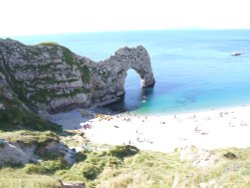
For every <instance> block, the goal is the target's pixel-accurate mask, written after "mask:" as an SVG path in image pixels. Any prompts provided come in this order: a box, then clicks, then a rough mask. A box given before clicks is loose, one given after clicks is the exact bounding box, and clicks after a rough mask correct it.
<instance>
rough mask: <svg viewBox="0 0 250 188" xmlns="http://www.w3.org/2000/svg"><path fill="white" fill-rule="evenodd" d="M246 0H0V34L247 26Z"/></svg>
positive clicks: (248, 17)
mask: <svg viewBox="0 0 250 188" xmlns="http://www.w3.org/2000/svg"><path fill="white" fill-rule="evenodd" d="M249 4H250V1H249V0H0V7H1V9H0V37H1V36H18V35H43V34H57V33H75V32H101V31H127V30H163V29H194V28H202V29H250V21H249V19H250V11H249V6H248V5H249Z"/></svg>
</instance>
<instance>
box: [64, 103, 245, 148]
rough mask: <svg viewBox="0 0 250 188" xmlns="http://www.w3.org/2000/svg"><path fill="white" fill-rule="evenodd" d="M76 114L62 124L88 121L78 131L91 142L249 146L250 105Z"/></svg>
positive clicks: (152, 146)
mask: <svg viewBox="0 0 250 188" xmlns="http://www.w3.org/2000/svg"><path fill="white" fill-rule="evenodd" d="M63 116H64V115H63V114H62V117H63ZM75 118H76V116H74V122H78V123H77V124H75V123H74V122H73V121H72V122H70V118H69V117H67V123H64V124H63V126H64V128H65V129H69V128H72V127H80V124H81V125H84V124H90V125H91V126H92V127H91V128H90V129H88V128H87V129H84V128H82V129H81V131H82V132H84V133H85V135H86V137H87V138H89V139H90V140H91V141H92V142H94V143H101V144H111V145H117V144H131V145H134V146H136V147H138V148H140V149H145V150H154V151H161V152H169V151H172V150H173V149H175V148H177V147H183V146H186V145H194V146H197V147H200V148H204V149H215V148H225V147H239V148H244V147H249V146H250V106H241V107H235V108H227V109H214V110H207V111H202V112H194V113H187V114H177V115H150V116H138V115H129V114H120V115H114V116H112V119H111V120H105V119H104V118H94V119H91V120H88V121H85V120H84V119H82V123H79V122H80V121H81V120H79V119H78V120H76V119H75ZM80 118H81V117H80ZM61 124H62V123H61Z"/></svg>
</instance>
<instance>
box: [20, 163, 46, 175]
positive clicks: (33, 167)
mask: <svg viewBox="0 0 250 188" xmlns="http://www.w3.org/2000/svg"><path fill="white" fill-rule="evenodd" d="M23 170H24V172H25V173H27V174H44V173H45V172H46V170H45V168H43V167H42V166H40V165H39V164H26V165H25V167H24V168H23Z"/></svg>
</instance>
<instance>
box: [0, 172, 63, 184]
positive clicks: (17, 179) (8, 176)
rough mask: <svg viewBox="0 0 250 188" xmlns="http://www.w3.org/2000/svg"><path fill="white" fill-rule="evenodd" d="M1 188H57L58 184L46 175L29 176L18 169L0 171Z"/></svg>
mask: <svg viewBox="0 0 250 188" xmlns="http://www.w3.org/2000/svg"><path fill="white" fill-rule="evenodd" d="M0 187H1V188H27V187H32V188H59V187H60V184H59V182H58V180H57V178H55V177H51V176H48V175H34V174H33V175H29V174H25V173H23V171H22V170H20V169H12V168H3V169H0Z"/></svg>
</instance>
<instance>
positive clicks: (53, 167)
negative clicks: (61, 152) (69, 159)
mask: <svg viewBox="0 0 250 188" xmlns="http://www.w3.org/2000/svg"><path fill="white" fill-rule="evenodd" d="M65 167H66V164H65V162H64V161H62V160H54V161H53V160H49V161H43V162H41V163H40V164H26V165H25V167H24V168H23V170H24V172H25V173H27V174H50V173H53V172H55V171H57V170H61V169H64V168H65Z"/></svg>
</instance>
